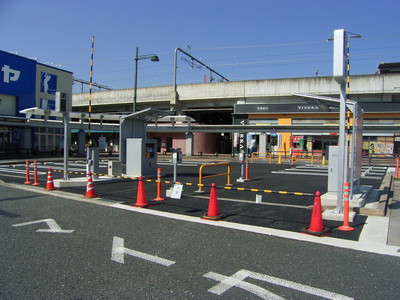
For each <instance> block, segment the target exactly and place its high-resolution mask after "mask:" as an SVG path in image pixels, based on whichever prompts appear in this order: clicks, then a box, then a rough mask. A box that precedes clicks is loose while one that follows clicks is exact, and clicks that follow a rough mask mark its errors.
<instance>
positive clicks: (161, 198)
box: [154, 168, 164, 201]
mask: <svg viewBox="0 0 400 300" xmlns="http://www.w3.org/2000/svg"><path fill="white" fill-rule="evenodd" d="M154 200H155V201H163V200H164V198H163V197H161V168H158V169H157V197H156V198H154Z"/></svg>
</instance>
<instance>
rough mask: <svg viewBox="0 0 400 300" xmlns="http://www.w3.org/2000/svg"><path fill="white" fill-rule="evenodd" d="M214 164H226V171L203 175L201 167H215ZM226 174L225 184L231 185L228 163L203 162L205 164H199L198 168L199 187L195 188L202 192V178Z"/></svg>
mask: <svg viewBox="0 0 400 300" xmlns="http://www.w3.org/2000/svg"><path fill="white" fill-rule="evenodd" d="M216 166H227V171H226V173H219V174H213V175H207V176H203V169H204V168H206V167H216ZM224 175H226V176H227V178H226V179H227V183H226V185H228V186H229V185H231V166H230V164H229V163H217V164H205V165H201V166H200V168H199V184H198V186H199V189H198V190H197V192H202V191H203V190H202V187H203V179H204V178H211V177H217V176H224Z"/></svg>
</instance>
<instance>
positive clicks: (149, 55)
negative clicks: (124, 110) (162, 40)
mask: <svg viewBox="0 0 400 300" xmlns="http://www.w3.org/2000/svg"><path fill="white" fill-rule="evenodd" d="M142 59H150V60H151V61H160V59H159V58H158V56H157V55H155V54H147V55H141V56H139V48H138V47H136V57H135V85H134V87H133V90H134V92H133V112H136V92H137V69H138V60H142Z"/></svg>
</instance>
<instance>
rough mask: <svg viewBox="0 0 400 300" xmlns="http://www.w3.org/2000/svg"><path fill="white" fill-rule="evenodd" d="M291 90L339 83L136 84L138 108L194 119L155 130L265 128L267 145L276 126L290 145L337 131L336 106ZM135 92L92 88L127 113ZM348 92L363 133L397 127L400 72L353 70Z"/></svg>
mask: <svg viewBox="0 0 400 300" xmlns="http://www.w3.org/2000/svg"><path fill="white" fill-rule="evenodd" d="M294 93H298V94H315V95H321V96H328V97H334V98H339V85H338V84H337V82H336V81H335V80H334V79H333V78H332V77H331V76H329V77H308V78H285V79H267V80H249V81H236V82H232V81H230V82H215V83H203V84H188V85H178V86H177V93H176V94H175V92H174V86H173V85H170V86H159V87H146V88H139V89H138V90H137V109H138V110H141V109H145V108H148V107H152V108H157V109H163V110H176V111H177V112H178V113H182V114H185V115H188V116H190V117H192V118H194V119H195V120H196V122H197V124H196V123H194V124H191V125H190V127H189V126H188V125H187V124H171V125H169V124H161V123H160V124H157V125H149V126H148V128H147V130H148V132H150V133H153V136H162V135H161V133H174V132H175V133H188V132H189V133H190V132H194V133H195V132H210V133H213V132H214V133H218V132H220V133H249V132H253V133H256V134H257V133H264V135H265V133H266V134H267V137H265V136H262V138H263V139H266V141H265V142H263V145H268V144H269V140H270V138H269V137H268V135H269V134H270V133H271V131H274V130H276V132H280V133H285V134H282V137H283V138H284V143H286V144H287V145H289V144H291V143H292V142H291V140H290V138H291V136H296V135H302V134H305V135H308V136H310V139H311V140H312V139H313V138H312V136H317V135H332V136H334V135H335V134H337V133H338V127H339V126H338V119H339V116H338V110H335V108H332V107H327V105H324V104H323V103H318V102H312V101H311V102H310V100H306V99H301V98H300V97H298V96H295V95H293V94H294ZM133 94H134V93H133V89H125V90H112V91H102V92H95V93H93V94H92V111H93V112H95V113H103V112H107V113H110V112H112V113H125V114H127V113H130V112H131V111H132V106H133ZM350 98H351V100H354V101H357V102H358V104H359V106H360V107H361V108H362V109H363V110H364V124H363V127H364V128H363V131H364V135H369V136H374V137H379V136H380V137H388V136H392V137H393V135H394V134H395V133H398V132H399V131H400V73H391V74H374V75H358V76H351V81H350ZM88 100H89V94H88V93H84V94H74V95H73V99H72V106H73V110H74V111H83V112H84V111H87V109H88V108H87V106H88V102H89V101H88ZM267 106H268V107H267ZM292 108H293V109H292ZM240 122H243V123H240ZM242 124H245V126H244V125H242ZM156 134H157V135H156ZM163 138H165V137H163ZM188 138H189V139H192V138H191V137H186V139H188ZM260 138H261V135H260ZM231 142H232V143H233V139H231Z"/></svg>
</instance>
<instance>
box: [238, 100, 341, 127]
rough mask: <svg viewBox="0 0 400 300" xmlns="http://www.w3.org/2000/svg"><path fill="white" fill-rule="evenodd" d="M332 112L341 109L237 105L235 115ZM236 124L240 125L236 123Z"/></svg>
mask: <svg viewBox="0 0 400 300" xmlns="http://www.w3.org/2000/svg"><path fill="white" fill-rule="evenodd" d="M329 111H330V112H332V111H339V108H332V107H331V108H330V110H329V108H328V107H327V106H326V105H319V104H309V103H294V104H235V108H234V114H266V113H280V112H285V113H304V112H315V113H318V112H329ZM234 124H238V123H237V122H235V123H234Z"/></svg>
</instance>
